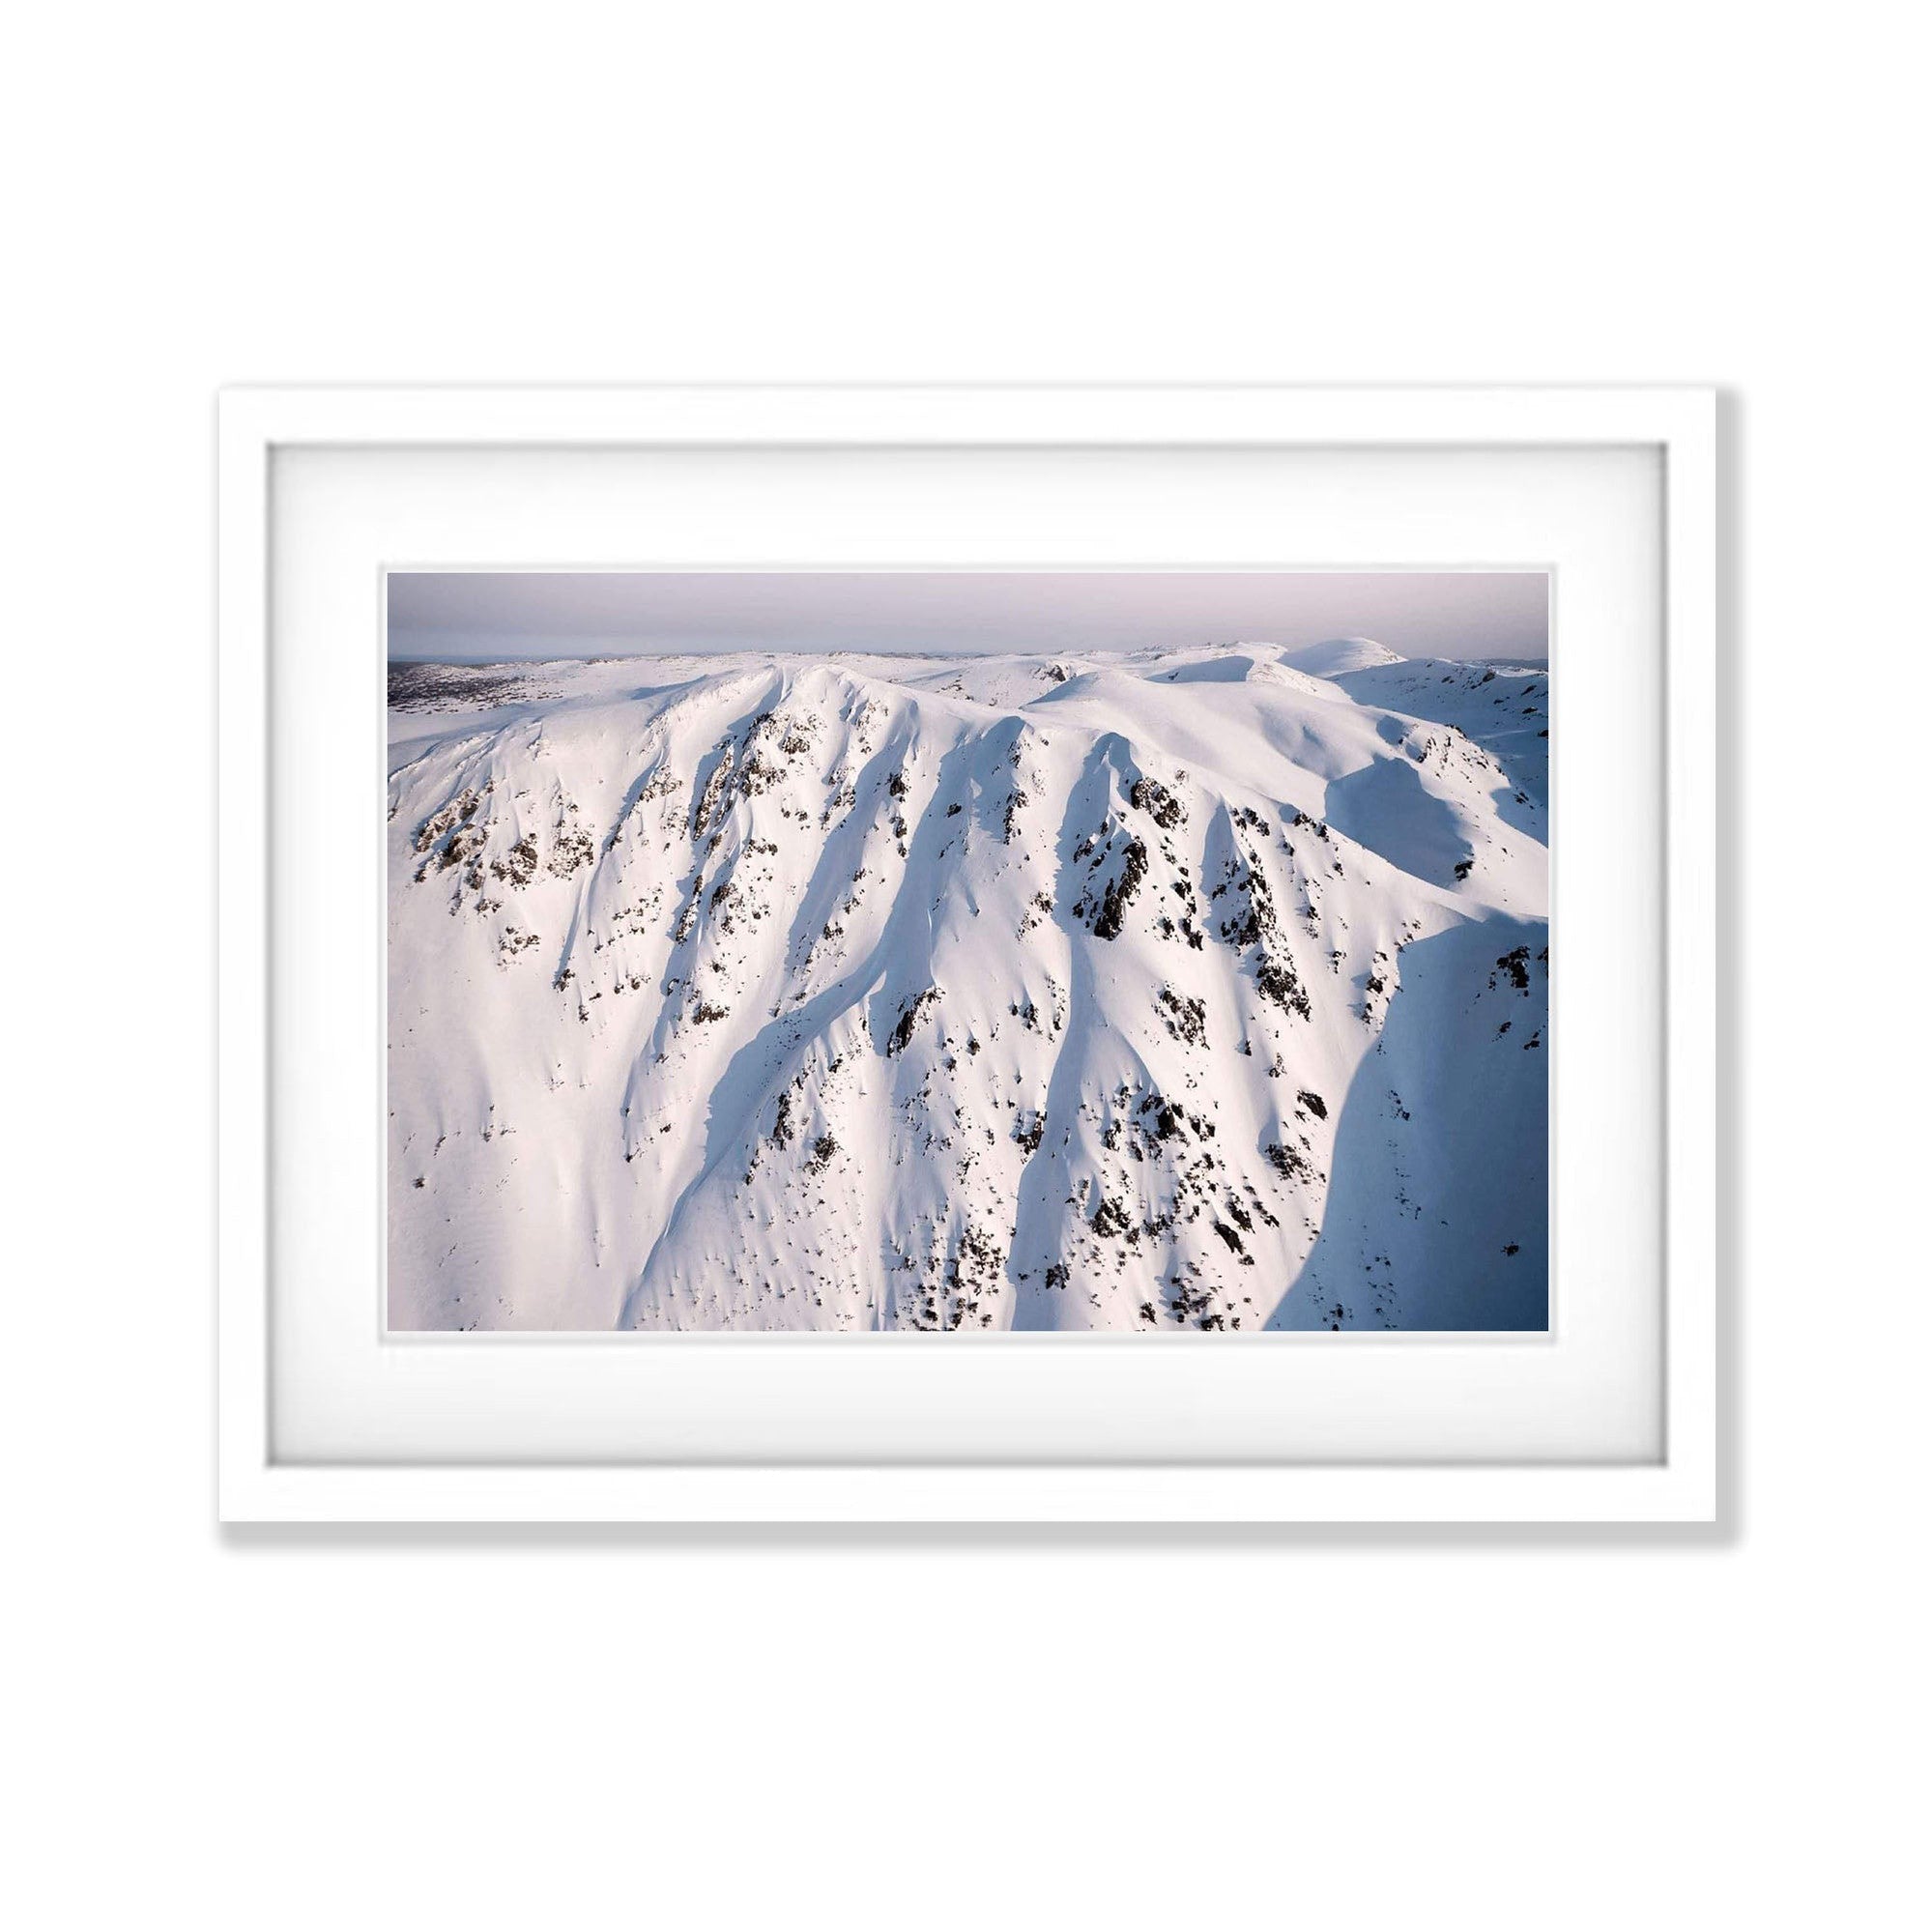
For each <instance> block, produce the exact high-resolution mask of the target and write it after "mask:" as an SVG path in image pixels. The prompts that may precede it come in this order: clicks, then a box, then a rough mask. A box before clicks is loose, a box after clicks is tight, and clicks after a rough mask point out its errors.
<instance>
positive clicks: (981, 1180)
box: [389, 640, 1549, 1334]
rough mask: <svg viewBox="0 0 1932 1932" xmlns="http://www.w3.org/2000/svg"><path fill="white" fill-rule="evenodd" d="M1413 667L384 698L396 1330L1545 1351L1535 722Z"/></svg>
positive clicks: (589, 674)
mask: <svg viewBox="0 0 1932 1932" xmlns="http://www.w3.org/2000/svg"><path fill="white" fill-rule="evenodd" d="M1443 669H1444V668H1443V667H1436V666H1433V665H1428V666H1419V665H1414V664H1409V663H1405V661H1404V660H1401V659H1399V658H1397V657H1396V656H1395V655H1394V653H1392V652H1388V651H1386V650H1384V649H1382V648H1381V647H1379V646H1372V645H1367V644H1365V643H1363V641H1361V640H1351V641H1348V643H1347V644H1346V646H1336V647H1322V648H1319V649H1317V650H1316V651H1314V652H1312V653H1311V652H1299V653H1292V654H1291V653H1284V652H1283V651H1282V650H1281V649H1278V648H1276V647H1273V646H1268V645H1242V646H1236V647H1229V648H1224V649H1207V650H1203V649H1185V650H1175V651H1171V652H1139V653H1136V654H1134V655H1132V656H1096V655H1089V656H1086V657H1083V658H1081V659H1079V660H1077V661H1075V660H1064V659H1062V660H1053V659H1048V658H1043V657H1042V658H1035V657H1026V656H1009V657H994V658H988V657H968V658H960V659H940V658H934V657H918V656H906V657H884V656H879V655H862V654H857V653H853V654H849V655H839V656H834V657H830V658H804V657H800V656H795V655H784V654H768V655H745V656H741V657H734V658H719V657H702V658H697V657H694V658H682V659H678V658H649V659H646V658H623V659H612V660H606V661H602V662H597V663H588V664H587V663H556V664H544V665H533V666H532V665H518V666H495V667H456V666H433V667H432V666H398V667H395V669H394V670H393V672H392V675H391V690H390V700H391V704H390V744H391V772H390V779H389V868H390V870H389V878H390V887H389V1200H390V1209H389V1318H390V1322H391V1324H392V1325H393V1326H395V1327H398V1328H430V1329H452V1328H460V1329H469V1328H501V1329H575V1330H608V1329H612V1328H673V1329H716V1328H733V1329H740V1328H742V1329H880V1328H918V1329H934V1330H943V1331H948V1332H982V1331H986V1330H1004V1329H1011V1328H1020V1329H1061V1330H1068V1329H1072V1330H1081V1329H1117V1330H1127V1331H1141V1332H1153V1331H1159V1330H1172V1329H1174V1328H1177V1327H1183V1328H1188V1329H1191V1330H1202V1329H1206V1330H1210V1331H1214V1332H1219V1333H1224V1334H1226V1333H1233V1332H1235V1331H1237V1330H1239V1331H1241V1332H1244V1333H1253V1332H1254V1331H1257V1330H1265V1329H1268V1328H1270V1327H1274V1328H1311V1327H1319V1328H1353V1327H1377V1328H1389V1327H1395V1328H1413V1327H1420V1328H1431V1327H1434V1328H1441V1327H1453V1328H1498V1327H1509V1328H1515V1327H1527V1328H1541V1327H1543V1325H1544V1324H1545V1318H1546V1307H1547V1265H1546V1207H1545V1195H1546V1155H1545V1141H1546V1123H1547V1102H1546V1068H1547V1060H1548V1054H1547V1051H1546V1049H1547V1040H1548V1033H1547V995H1548V957H1549V956H1548V944H1547V941H1548V934H1547V912H1548V852H1547V846H1546V834H1545V830H1544V819H1543V789H1542V788H1533V787H1532V786H1531V784H1530V782H1529V781H1530V776H1531V764H1532V763H1533V761H1531V760H1530V759H1529V758H1528V756H1527V754H1526V751H1525V748H1524V747H1523V746H1522V745H1521V744H1520V743H1519V742H1518V740H1517V737H1516V736H1514V735H1512V734H1520V733H1521V732H1522V731H1523V730H1524V728H1525V727H1526V725H1527V722H1528V721H1527V719H1523V722H1522V723H1520V724H1519V723H1518V722H1517V721H1516V720H1517V719H1518V718H1521V717H1522V713H1521V711H1520V708H1519V706H1520V703H1521V702H1523V701H1524V700H1528V701H1530V702H1535V701H1537V700H1541V701H1542V702H1543V703H1544V704H1546V694H1547V678H1546V676H1545V675H1544V674H1542V673H1537V674H1536V678H1535V681H1536V683H1537V684H1538V685H1539V686H1540V688H1539V690H1538V691H1536V692H1535V693H1531V692H1530V691H1529V690H1528V685H1527V682H1525V683H1524V685H1523V686H1522V688H1521V690H1520V691H1519V690H1518V689H1517V687H1516V686H1515V685H1514V684H1513V685H1512V687H1511V691H1510V696H1511V697H1512V699H1513V701H1514V703H1515V705H1516V706H1518V708H1514V711H1513V716H1512V718H1511V720H1510V722H1509V724H1508V725H1507V727H1505V726H1504V725H1503V724H1502V723H1501V722H1500V719H1499V717H1497V716H1496V715H1492V714H1495V713H1496V712H1497V709H1498V707H1497V706H1494V705H1492V704H1490V703H1488V698H1489V697H1490V696H1493V695H1494V693H1495V686H1496V684H1497V683H1499V682H1501V678H1494V679H1491V680H1490V681H1488V682H1486V683H1485V681H1484V680H1483V672H1484V669H1485V667H1479V668H1476V669H1475V670H1473V671H1472V670H1471V669H1470V668H1469V667H1462V666H1456V667H1450V668H1449V671H1450V680H1451V681H1450V682H1447V683H1445V682H1443V681H1441V674H1442V671H1443ZM1457 673H1460V674H1462V675H1461V677H1460V678H1457V677H1456V674H1457ZM1480 734H1486V735H1487V736H1486V738H1485V736H1484V735H1480ZM1531 742H1534V743H1538V744H1541V745H1543V746H1544V747H1545V748H1546V744H1547V740H1546V739H1532V740H1531ZM1506 759H1514V761H1515V763H1514V764H1509V763H1506ZM1538 768H1539V769H1541V768H1542V767H1538Z"/></svg>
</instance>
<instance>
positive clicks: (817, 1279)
mask: <svg viewBox="0 0 1932 1932" xmlns="http://www.w3.org/2000/svg"><path fill="white" fill-rule="evenodd" d="M220 437H221V501H220V594H221V643H220V702H221V715H220V737H221V748H220V757H221V774H220V776H221V813H220V839H221V846H220V885H221V930H220V946H221V969H222V983H221V1045H222V1063H221V1072H220V1105H221V1180H222V1198H221V1210H220V1223H221V1226H220V1236H221V1281H220V1344H221V1360H220V1393H221V1414H220V1438H219V1470H220V1508H221V1513H222V1514H223V1516H224V1518H226V1519H229V1520H302V1519H310V1520H345V1519H347V1520H375V1519H387V1520H425V1521H428V1520H455V1519H464V1520H493V1519H495V1520H568V1519H576V1520H637V1521H649V1520H666V1521H669V1520H721V1521H745V1522H757V1521H813V1520H818V1521H845V1520H883V1521H891V1520H901V1521H969V1520H976V1521H994V1522H997V1521H1029V1520H1030V1521H1053V1520H1064V1521H1079V1520H1093V1521H1217V1520H1220V1521H1286V1522H1291V1521H1348V1520H1358V1521H1384V1522H1400V1521H1418V1522H1422V1521H1458V1520H1460V1521H1501V1520H1524V1521H1551V1522H1559V1521H1638V1522H1641V1521H1651V1522H1667V1521H1674V1522H1695V1521H1706V1520H1711V1519H1713V1518H1714V1516H1715V1514H1716V1507H1717V1456H1716V1439H1717V1430H1716V1359H1717V1358H1716V1256H1715V1227H1716V1216H1715V1199H1714V1190H1715V1160H1716V1149H1715V1118H1716V1116H1715V1084H1714V1081H1715V1039H1716V1029H1715V1017H1714V999H1715V984H1716V974H1715V910H1714V908H1715V878H1714V866H1715V851H1716V837H1715V831H1716V826H1715V789H1714V776H1713V761H1714V751H1715V743H1716V710H1715V705H1716V690H1715V665H1716V644H1715V636H1716V610H1715V596H1716V568H1715V546H1716V534H1715V533H1716V476H1715V400H1714V397H1713V395H1712V393H1711V392H1710V391H1708V390H1701V389H1669V390H1623V389H1605V390H1535V389H1519V390H1428V389H1408V390H1386V391H1371V390H1314V389H1309V390H1296V389H1211V388H1210V389H763V390H761V389H624V390H589V389H560V390H514V389H505V390H474V391H465V390H404V389H397V390H327V389H316V390H301V389H243V390H234V391H229V392H227V393H225V394H224V395H223V396H222V398H221V404H220Z"/></svg>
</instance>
